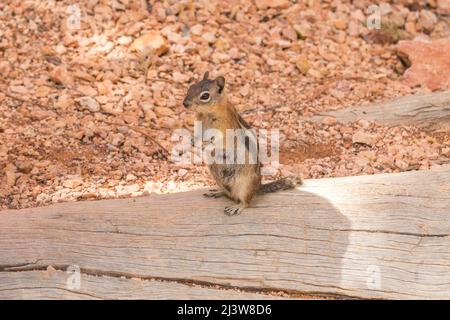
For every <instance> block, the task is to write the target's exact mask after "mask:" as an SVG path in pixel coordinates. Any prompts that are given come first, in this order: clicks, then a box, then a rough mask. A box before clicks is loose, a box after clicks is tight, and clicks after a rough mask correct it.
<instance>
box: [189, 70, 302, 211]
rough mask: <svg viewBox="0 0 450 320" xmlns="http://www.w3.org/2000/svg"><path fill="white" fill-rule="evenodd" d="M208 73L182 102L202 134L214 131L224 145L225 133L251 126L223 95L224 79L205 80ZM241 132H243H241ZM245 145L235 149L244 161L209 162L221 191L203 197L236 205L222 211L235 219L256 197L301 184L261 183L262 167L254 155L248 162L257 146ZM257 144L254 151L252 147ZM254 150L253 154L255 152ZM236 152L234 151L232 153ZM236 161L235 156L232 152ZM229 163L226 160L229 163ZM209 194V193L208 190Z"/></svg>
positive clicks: (250, 141)
mask: <svg viewBox="0 0 450 320" xmlns="http://www.w3.org/2000/svg"><path fill="white" fill-rule="evenodd" d="M208 77H209V72H206V73H205V74H204V76H203V79H202V80H201V81H199V82H197V83H195V84H193V85H192V86H190V87H189V89H188V92H187V95H186V97H185V99H184V101H183V105H184V107H185V108H190V109H192V110H193V111H194V112H196V115H197V120H199V121H201V122H202V126H203V130H207V129H216V130H219V131H220V132H221V133H222V137H224V138H222V139H223V140H224V141H223V142H222V145H223V146H225V145H226V138H225V137H227V135H226V134H227V132H226V131H227V129H244V130H245V129H248V130H250V129H251V127H250V125H249V124H248V123H247V122H246V121H245V120H244V119H243V118H242V117H241V116H240V115H239V113H238V112H237V111H236V109H235V108H234V107H233V106H232V105H231V104H230V102H229V101H228V99H227V95H226V92H225V78H224V77H222V76H220V77H217V78H216V79H214V80H212V79H208ZM241 131H242V130H241ZM244 140H245V141H244V143H243V144H241V145H239V143H238V145H237V146H236V145H235V143H234V142H233V146H234V148H239V147H244V148H245V161H244V162H243V163H236V162H233V161H231V163H230V162H229V161H223V162H222V163H217V162H212V163H210V164H209V169H210V172H211V174H212V176H213V177H214V180H215V181H216V183H217V185H218V186H219V188H220V191H218V192H209V193H205V194H204V196H206V197H214V198H218V197H222V196H226V197H228V198H230V199H231V200H234V201H235V202H237V203H238V205H235V206H227V207H225V210H224V211H225V214H227V215H237V214H240V213H241V212H242V211H243V210H244V209H245V208H247V207H249V205H250V202H251V201H252V199H253V198H254V196H255V195H256V194H261V193H269V192H275V191H278V190H287V189H292V188H295V186H297V185H300V184H302V179H301V178H300V177H292V176H290V177H286V178H282V179H279V180H276V181H273V182H269V183H265V184H262V183H261V163H260V161H259V159H258V157H257V155H256V157H254V158H252V159H256V161H253V162H252V161H251V158H250V157H251V156H255V153H257V152H258V151H257V150H258V147H259V146H258V143H257V141H256V138H255V139H252V138H251V137H249V138H248V139H246V138H244ZM252 144H256V148H255V145H252ZM252 147H253V148H252ZM255 150H256V152H255ZM221 151H222V154H223V157H224V159H226V158H227V157H228V156H229V154H230V153H229V152H228V153H227V150H221ZM234 151H236V150H234ZM232 154H233V156H234V157H235V158H234V159H232V160H236V154H237V152H232ZM228 160H229V159H228ZM211 191H212V190H211Z"/></svg>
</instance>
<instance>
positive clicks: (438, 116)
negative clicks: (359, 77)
mask: <svg viewBox="0 0 450 320" xmlns="http://www.w3.org/2000/svg"><path fill="white" fill-rule="evenodd" d="M325 116H332V117H335V118H336V119H337V120H338V121H339V122H343V123H346V122H354V121H358V120H359V119H365V120H369V121H377V122H379V123H384V124H388V125H417V126H419V127H427V128H430V129H442V130H445V129H448V128H450V91H443V92H434V93H427V94H417V95H411V96H406V97H401V98H398V99H395V100H392V101H387V102H381V103H375V104H367V105H361V106H357V107H350V108H345V109H341V110H336V111H331V112H326V113H321V114H318V115H316V116H313V117H311V118H308V119H307V120H312V121H316V122H320V121H322V119H323V118H324V117H325Z"/></svg>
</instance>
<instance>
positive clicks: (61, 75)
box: [50, 66, 73, 86]
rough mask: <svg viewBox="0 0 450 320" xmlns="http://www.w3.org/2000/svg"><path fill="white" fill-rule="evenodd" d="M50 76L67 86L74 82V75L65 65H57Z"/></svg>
mask: <svg viewBox="0 0 450 320" xmlns="http://www.w3.org/2000/svg"><path fill="white" fill-rule="evenodd" d="M50 78H51V79H52V80H53V81H55V82H56V83H61V84H63V85H65V86H70V85H72V84H73V77H72V75H71V74H70V73H69V71H67V69H66V68H65V67H63V66H57V67H56V68H54V69H53V70H52V72H51V73H50Z"/></svg>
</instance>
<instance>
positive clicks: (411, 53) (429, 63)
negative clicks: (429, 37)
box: [397, 39, 450, 90]
mask: <svg viewBox="0 0 450 320" xmlns="http://www.w3.org/2000/svg"><path fill="white" fill-rule="evenodd" d="M397 52H398V53H399V54H400V55H404V56H407V57H408V59H409V61H410V62H411V64H412V66H411V67H410V68H408V69H407V70H406V71H405V73H404V75H403V76H404V80H405V83H406V84H407V85H408V86H410V87H415V86H417V85H422V84H425V85H426V86H427V87H428V88H429V89H430V90H439V89H443V90H445V89H448V88H450V39H439V40H435V41H433V42H432V43H426V42H422V41H410V40H408V41H400V42H399V43H398V45H397Z"/></svg>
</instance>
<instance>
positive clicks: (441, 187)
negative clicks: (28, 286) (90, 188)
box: [0, 166, 450, 298]
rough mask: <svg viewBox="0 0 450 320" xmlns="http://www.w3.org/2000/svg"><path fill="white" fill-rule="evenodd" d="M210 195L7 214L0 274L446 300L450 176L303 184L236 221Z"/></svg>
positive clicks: (1, 231)
mask: <svg viewBox="0 0 450 320" xmlns="http://www.w3.org/2000/svg"><path fill="white" fill-rule="evenodd" d="M202 192H203V191H202V190H199V191H194V192H187V193H178V194H169V195H152V196H148V197H142V198H134V199H123V200H105V201H95V202H78V203H61V204H56V205H53V206H50V207H45V208H34V209H24V210H18V211H14V210H9V211H3V212H0V271H1V272H0V273H1V274H2V275H3V276H4V275H6V277H8V275H9V274H12V273H13V272H10V271H11V270H16V271H17V270H30V269H31V270H33V269H36V268H38V269H39V268H44V269H45V268H46V266H48V265H52V266H54V267H55V268H57V269H58V270H64V268H67V266H69V265H76V266H80V267H81V269H82V270H85V271H86V273H87V274H100V275H111V274H114V275H115V276H121V275H123V276H126V277H129V278H131V277H137V278H156V279H160V280H168V281H173V280H182V281H190V282H192V283H198V284H199V285H202V284H218V285H221V286H234V287H237V288H242V289H244V290H274V291H276V290H283V291H286V292H288V293H292V294H315V293H318V294H322V295H342V296H348V297H359V298H450V236H449V235H450V167H449V166H446V167H443V168H440V169H439V170H432V171H417V172H406V173H398V174H380V175H373V176H357V177H346V178H334V179H319V180H307V181H306V183H305V186H302V187H300V188H299V189H298V190H293V191H286V192H279V193H276V194H272V195H267V196H263V197H261V198H259V199H258V200H257V201H256V203H255V204H254V208H251V209H249V210H248V211H247V212H244V213H243V214H242V215H239V216H236V217H229V216H226V215H224V214H223V207H224V206H225V205H226V204H229V201H228V200H226V199H204V198H203V197H202V195H201V194H202ZM124 296H125V294H124Z"/></svg>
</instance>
